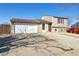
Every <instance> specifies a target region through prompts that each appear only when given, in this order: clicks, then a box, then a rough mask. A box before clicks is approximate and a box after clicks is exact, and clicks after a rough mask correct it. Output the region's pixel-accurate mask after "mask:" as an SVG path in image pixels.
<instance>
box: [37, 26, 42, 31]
mask: <svg viewBox="0 0 79 59" xmlns="http://www.w3.org/2000/svg"><path fill="white" fill-rule="evenodd" d="M38 32H42V24H39V25H38Z"/></svg>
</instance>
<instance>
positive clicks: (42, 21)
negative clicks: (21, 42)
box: [11, 18, 51, 23]
mask: <svg viewBox="0 0 79 59" xmlns="http://www.w3.org/2000/svg"><path fill="white" fill-rule="evenodd" d="M11 23H51V22H49V21H46V20H41V19H36V20H34V19H19V18H12V19H11Z"/></svg>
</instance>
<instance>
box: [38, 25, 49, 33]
mask: <svg viewBox="0 0 79 59" xmlns="http://www.w3.org/2000/svg"><path fill="white" fill-rule="evenodd" d="M45 31H46V32H48V24H45ZM38 32H43V30H42V24H39V25H38Z"/></svg>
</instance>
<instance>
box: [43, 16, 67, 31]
mask: <svg viewBox="0 0 79 59" xmlns="http://www.w3.org/2000/svg"><path fill="white" fill-rule="evenodd" d="M42 19H43V20H47V21H50V22H52V24H51V30H50V31H51V32H66V30H67V27H68V18H66V17H58V16H43V17H42Z"/></svg>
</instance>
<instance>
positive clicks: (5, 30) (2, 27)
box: [0, 24, 11, 34]
mask: <svg viewBox="0 0 79 59" xmlns="http://www.w3.org/2000/svg"><path fill="white" fill-rule="evenodd" d="M10 33H11V27H10V25H7V24H0V34H10Z"/></svg>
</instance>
